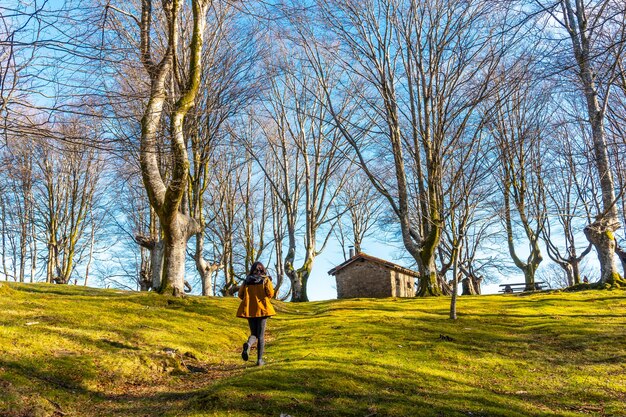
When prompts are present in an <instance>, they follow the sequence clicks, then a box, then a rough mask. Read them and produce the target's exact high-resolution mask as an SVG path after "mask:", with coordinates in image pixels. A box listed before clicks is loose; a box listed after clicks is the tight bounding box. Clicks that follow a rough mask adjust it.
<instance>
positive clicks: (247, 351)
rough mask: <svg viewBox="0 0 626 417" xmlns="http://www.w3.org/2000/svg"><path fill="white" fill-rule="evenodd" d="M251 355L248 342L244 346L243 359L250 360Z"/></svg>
mask: <svg viewBox="0 0 626 417" xmlns="http://www.w3.org/2000/svg"><path fill="white" fill-rule="evenodd" d="M249 354H250V345H249V344H248V342H246V343H244V344H243V350H242V351H241V359H243V360H244V361H247V360H248V355H249Z"/></svg>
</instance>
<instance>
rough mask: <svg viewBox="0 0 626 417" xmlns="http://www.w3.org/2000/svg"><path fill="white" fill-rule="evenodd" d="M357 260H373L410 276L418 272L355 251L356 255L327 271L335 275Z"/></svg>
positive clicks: (417, 274)
mask: <svg viewBox="0 0 626 417" xmlns="http://www.w3.org/2000/svg"><path fill="white" fill-rule="evenodd" d="M359 260H362V261H370V262H374V263H377V264H379V265H382V266H384V267H386V268H389V269H392V270H394V271H398V272H402V273H403V274H407V275H411V276H414V277H417V276H419V273H418V272H415V271H413V270H411V269H408V268H405V267H403V266H400V265H397V264H394V263H393V262H389V261H386V260H384V259H380V258H376V257H375V256H370V255H366V254H365V253H357V254H356V255H354V256H353V257H352V258H350V259H348V260H347V261H345V262H344V263H342V264H340V265H337V266H336V267H334V268H333V269H331V270H330V271H328V275H335V274H337V272H339V271H341V270H342V269H344V268H345V267H347V266H348V265H350V264H352V263H354V262H356V261H359Z"/></svg>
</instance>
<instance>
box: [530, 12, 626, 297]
mask: <svg viewBox="0 0 626 417" xmlns="http://www.w3.org/2000/svg"><path fill="white" fill-rule="evenodd" d="M535 3H536V4H537V5H539V7H540V8H541V11H543V12H545V13H547V14H548V15H549V16H550V17H551V18H552V20H553V21H554V22H555V23H557V24H558V25H559V26H560V28H562V29H563V30H564V31H565V33H566V37H567V38H569V41H570V42H571V49H569V51H568V52H569V55H570V56H573V58H574V62H573V63H572V65H571V66H569V67H566V70H570V71H572V72H573V73H575V76H576V80H575V85H576V86H577V87H578V91H579V92H580V94H581V96H584V99H585V101H586V119H587V122H588V124H589V128H590V129H591V140H592V149H593V157H594V158H593V162H594V166H595V170H596V174H597V176H598V178H599V181H600V190H601V193H602V194H601V195H602V211H600V212H598V213H597V214H596V218H595V220H594V222H593V223H591V224H589V225H588V226H587V227H586V228H585V235H586V236H587V239H588V240H589V242H590V243H592V244H593V246H594V248H595V249H596V252H597V254H598V259H599V261H600V269H601V277H600V282H601V283H604V284H608V285H624V284H626V282H624V279H623V278H622V277H621V276H620V275H619V272H618V271H617V266H616V263H615V236H614V233H615V231H616V230H618V229H619V228H620V226H621V225H620V222H619V219H618V213H617V206H616V201H617V200H616V195H615V182H614V179H613V172H612V170H611V164H610V159H609V149H608V146H607V138H606V132H605V124H606V115H607V107H608V106H609V103H610V98H611V91H612V90H613V88H614V87H615V84H616V82H619V80H620V77H619V63H620V62H621V60H622V59H623V56H624V49H625V48H626V24H625V18H626V13H625V11H624V4H623V2H622V1H620V0H597V1H595V0H594V1H590V2H582V1H576V2H573V1H571V0H559V1H555V2H551V3H549V4H546V3H544V2H543V1H540V0H535Z"/></svg>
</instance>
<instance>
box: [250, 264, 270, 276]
mask: <svg viewBox="0 0 626 417" xmlns="http://www.w3.org/2000/svg"><path fill="white" fill-rule="evenodd" d="M256 271H259V272H260V273H261V274H260V275H267V272H266V271H265V267H264V266H263V264H262V263H261V262H258V261H257V262H255V263H253V264H252V266H251V267H250V275H254V273H255V272H256Z"/></svg>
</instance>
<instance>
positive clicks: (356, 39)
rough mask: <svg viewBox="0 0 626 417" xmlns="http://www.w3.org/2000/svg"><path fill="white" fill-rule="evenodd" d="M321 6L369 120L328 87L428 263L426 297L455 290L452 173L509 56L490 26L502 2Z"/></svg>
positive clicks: (315, 56) (352, 91)
mask: <svg viewBox="0 0 626 417" xmlns="http://www.w3.org/2000/svg"><path fill="white" fill-rule="evenodd" d="M318 3H319V4H320V8H321V18H322V19H323V21H324V24H325V25H326V27H327V28H328V30H329V31H330V32H331V33H332V34H333V36H334V39H332V43H331V44H330V45H328V46H327V49H328V50H329V51H330V54H331V55H332V57H333V58H332V59H330V62H335V63H336V65H337V66H339V67H341V68H342V70H343V72H344V77H345V78H346V83H347V85H348V87H347V89H346V91H344V92H343V93H344V94H345V95H352V96H353V99H354V100H353V103H352V105H353V106H354V107H355V110H354V111H353V113H354V114H355V115H356V116H357V117H358V118H359V120H354V119H347V118H346V116H345V115H343V114H342V112H341V111H340V109H341V106H340V105H337V94H336V93H335V94H333V93H331V92H330V91H328V90H326V91H325V93H326V95H327V97H326V102H328V103H330V104H331V109H330V112H331V114H332V116H333V118H334V122H335V123H336V124H337V127H338V129H339V130H340V131H341V133H342V135H343V137H344V139H345V140H346V141H347V142H348V143H349V144H350V145H351V146H352V148H353V150H354V151H355V152H356V154H357V157H358V161H359V163H360V166H361V168H362V169H363V170H364V171H365V172H366V174H367V175H368V177H369V178H370V181H371V183H372V186H373V187H375V188H376V189H377V190H378V192H379V193H381V194H382V195H383V196H384V197H385V198H386V199H387V201H388V202H389V205H390V207H391V209H392V210H393V212H394V214H395V216H396V217H397V220H398V222H399V224H400V228H401V232H402V241H403V243H404V246H405V248H406V249H407V251H408V252H409V253H410V254H411V256H412V257H413V258H414V259H415V261H416V262H417V264H418V267H419V270H420V280H419V287H418V292H417V293H418V295H420V296H425V295H439V294H442V293H443V292H449V291H450V290H449V288H448V287H447V284H446V283H445V281H443V279H441V277H439V276H438V273H437V265H436V253H437V247H438V245H439V242H440V239H441V233H442V228H443V218H442V210H443V207H442V204H443V202H442V199H443V194H444V190H443V187H444V183H443V171H444V167H445V169H446V170H455V169H458V167H455V166H453V165H451V164H450V162H451V161H450V160H449V157H450V154H451V152H452V150H453V149H458V147H457V146H456V145H457V143H458V142H459V141H460V140H461V139H462V138H463V137H466V135H467V130H468V129H470V130H471V129H474V124H473V123H471V120H472V118H473V116H474V114H475V111H476V109H477V107H478V106H479V104H480V103H481V102H482V101H483V100H484V98H485V97H486V96H487V95H488V93H489V78H490V76H491V74H492V72H493V69H494V68H495V65H496V63H497V61H498V58H499V55H498V53H496V51H495V50H494V49H493V48H492V46H493V44H492V43H491V36H492V33H491V32H490V27H493V25H494V24H496V23H495V22H496V19H494V18H493V17H494V16H495V15H496V14H497V8H494V7H493V5H487V4H486V3H484V2H474V1H469V2H468V1H423V2H401V1H391V2H387V1H375V0H372V1H366V2H362V1H346V2H344V1H342V2H339V1H332V0H327V1H320V2H318ZM309 45H310V49H309V50H310V53H309V56H310V57H311V60H313V61H315V62H316V63H317V69H318V76H319V77H322V78H324V77H326V78H327V77H328V76H329V71H328V70H327V67H328V64H327V63H323V62H322V59H321V58H320V57H321V56H323V54H322V53H321V52H320V50H319V49H316V48H315V47H314V46H313V45H311V43H309ZM334 45H337V46H336V47H335V46H334ZM327 81H328V80H327ZM326 85H328V82H327V83H326ZM387 155H388V156H389V157H385V156H387ZM413 201H417V204H412V202H413ZM413 207H418V210H417V211H414V210H413Z"/></svg>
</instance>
